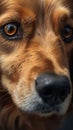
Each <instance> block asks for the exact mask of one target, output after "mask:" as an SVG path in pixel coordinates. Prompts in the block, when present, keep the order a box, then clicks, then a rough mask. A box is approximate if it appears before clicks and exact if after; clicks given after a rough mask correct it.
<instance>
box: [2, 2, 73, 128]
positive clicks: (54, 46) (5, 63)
mask: <svg viewBox="0 0 73 130" xmlns="http://www.w3.org/2000/svg"><path fill="white" fill-rule="evenodd" d="M13 25H14V26H13ZM65 25H69V26H70V27H71V28H73V1H72V0H32V2H31V1H30V0H0V79H1V80H0V130H40V129H41V130H55V129H57V128H58V127H59V125H61V123H62V121H63V120H64V119H65V118H66V116H67V115H68V113H71V112H72V109H70V108H69V106H71V105H70V104H71V97H72V85H73V76H72V74H73V68H72V66H73V62H72V57H73V39H72V40H71V41H70V42H68V43H66V42H65V41H64V40H63V39H62V35H61V31H62V29H63V28H64V26H65ZM10 26H12V28H13V29H12V30H8V27H10ZM72 31H73V30H72ZM72 31H71V33H69V35H67V37H66V38H68V37H69V36H70V35H71V34H72V35H73V32H72ZM14 32H15V33H14ZM45 72H47V73H55V74H57V75H65V76H66V77H67V78H68V80H69V82H70V90H71V92H70V95H69V97H68V99H67V100H66V101H65V102H64V103H63V104H62V106H61V107H63V109H62V111H61V112H60V113H58V114H56V113H54V115H52V116H49V115H46V116H40V115H39V114H33V111H32V110H33V109H34V107H35V106H36V103H37V102H38V101H39V102H41V99H40V98H39V96H38V95H37V92H36V90H35V79H36V78H37V76H38V75H40V74H41V73H45ZM67 110H69V111H68V112H67ZM29 111H30V112H29ZM40 111H41V107H40ZM31 112H32V113H31Z"/></svg>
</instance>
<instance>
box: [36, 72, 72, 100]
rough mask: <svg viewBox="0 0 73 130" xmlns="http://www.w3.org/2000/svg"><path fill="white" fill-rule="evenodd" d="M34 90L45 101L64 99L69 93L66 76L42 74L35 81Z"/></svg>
mask: <svg viewBox="0 0 73 130" xmlns="http://www.w3.org/2000/svg"><path fill="white" fill-rule="evenodd" d="M35 86H36V91H37V92H38V94H39V96H40V97H41V98H42V99H43V100H44V101H45V102H47V101H48V102H49V101H52V100H54V101H55V102H57V101H60V102H62V101H64V100H65V98H66V97H67V96H68V94H69V93H70V84H69V80H68V78H67V77H66V76H59V75H56V74H42V75H40V76H39V77H38V78H37V79H36V81H35Z"/></svg>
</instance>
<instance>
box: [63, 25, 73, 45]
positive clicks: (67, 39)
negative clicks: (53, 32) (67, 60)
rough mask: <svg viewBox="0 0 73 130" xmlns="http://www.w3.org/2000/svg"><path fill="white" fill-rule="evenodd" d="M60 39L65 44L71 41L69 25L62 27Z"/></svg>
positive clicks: (71, 33)
mask: <svg viewBox="0 0 73 130" xmlns="http://www.w3.org/2000/svg"><path fill="white" fill-rule="evenodd" d="M61 37H62V39H63V41H64V42H65V43H70V42H72V40H73V28H72V27H71V26H69V25H66V26H64V28H63V29H62V31H61Z"/></svg>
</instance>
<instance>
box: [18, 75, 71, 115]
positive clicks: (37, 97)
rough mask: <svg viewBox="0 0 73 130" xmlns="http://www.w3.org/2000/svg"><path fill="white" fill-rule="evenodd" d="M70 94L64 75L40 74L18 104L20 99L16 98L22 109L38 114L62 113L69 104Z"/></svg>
mask: <svg viewBox="0 0 73 130" xmlns="http://www.w3.org/2000/svg"><path fill="white" fill-rule="evenodd" d="M71 95H72V94H71V87H70V82H69V79H68V78H67V77H66V76H58V75H56V74H42V75H40V76H39V77H38V78H37V79H36V80H35V85H34V89H33V90H32V92H31V93H29V94H27V95H26V97H25V100H24V99H23V101H22V103H20V105H19V100H20V99H19V98H18V97H17V98H16V99H17V100H18V107H20V109H21V110H22V111H25V112H28V113H32V114H39V115H51V114H59V115H63V114H65V113H66V112H67V110H68V107H69V105H70V101H71ZM20 102H21V101H20Z"/></svg>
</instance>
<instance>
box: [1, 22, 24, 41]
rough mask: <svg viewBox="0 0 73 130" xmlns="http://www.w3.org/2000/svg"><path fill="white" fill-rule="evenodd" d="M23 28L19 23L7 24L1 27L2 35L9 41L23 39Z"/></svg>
mask: <svg viewBox="0 0 73 130" xmlns="http://www.w3.org/2000/svg"><path fill="white" fill-rule="evenodd" d="M22 33H23V31H22V28H21V26H20V24H19V23H18V22H11V23H7V24H5V25H4V26H2V27H1V34H2V36H3V37H4V38H6V39H8V40H16V39H20V38H22Z"/></svg>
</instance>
